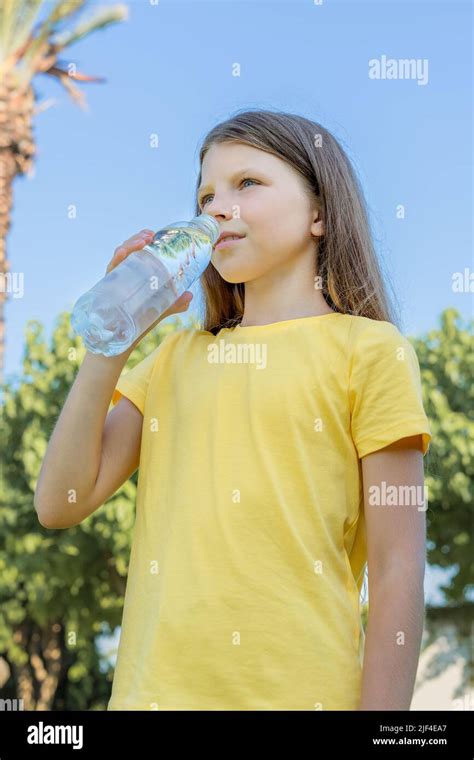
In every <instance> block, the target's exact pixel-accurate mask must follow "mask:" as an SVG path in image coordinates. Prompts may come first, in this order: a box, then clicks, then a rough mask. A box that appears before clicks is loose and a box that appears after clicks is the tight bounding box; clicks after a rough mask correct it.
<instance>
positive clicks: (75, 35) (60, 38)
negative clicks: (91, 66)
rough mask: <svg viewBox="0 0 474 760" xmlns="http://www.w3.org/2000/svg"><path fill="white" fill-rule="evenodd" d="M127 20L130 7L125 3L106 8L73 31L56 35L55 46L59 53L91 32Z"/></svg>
mask: <svg viewBox="0 0 474 760" xmlns="http://www.w3.org/2000/svg"><path fill="white" fill-rule="evenodd" d="M127 19H128V7H127V6H126V5H125V4H124V3H117V4H116V5H113V6H109V7H105V8H103V9H100V10H98V11H97V13H96V14H95V15H94V16H93V18H91V19H89V20H87V21H84V22H81V23H80V24H79V25H78V26H77V27H76V28H75V29H74V30H73V31H71V32H64V33H61V34H58V35H56V37H55V38H54V46H55V48H56V50H58V51H59V50H63V49H64V48H66V47H69V46H70V45H72V44H74V43H75V42H78V40H80V39H82V38H83V37H87V35H88V34H91V32H96V31H98V30H99V29H104V28H105V27H106V26H109V24H113V23H116V22H117V21H126V20H127Z"/></svg>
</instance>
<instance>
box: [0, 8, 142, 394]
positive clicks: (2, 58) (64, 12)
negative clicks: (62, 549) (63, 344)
mask: <svg viewBox="0 0 474 760" xmlns="http://www.w3.org/2000/svg"><path fill="white" fill-rule="evenodd" d="M87 1H88V0H56V2H54V3H53V7H52V8H51V10H50V11H49V12H48V13H46V15H45V16H44V18H43V19H42V20H41V21H37V19H38V17H39V15H40V13H41V10H42V7H43V6H44V5H46V4H48V5H51V3H50V2H48V3H45V0H0V385H1V384H3V364H4V348H5V318H4V308H5V302H6V299H7V295H8V292H9V289H10V290H11V275H9V274H8V273H9V271H10V266H9V261H8V258H7V249H6V238H7V234H8V230H9V228H10V216H11V210H12V197H13V180H14V179H15V177H16V176H17V175H22V174H27V175H28V176H31V175H32V169H33V161H34V156H35V153H36V149H35V139H34V135H33V117H34V116H35V115H36V114H37V113H39V112H40V111H42V110H45V108H46V107H49V105H51V104H52V102H51V101H48V102H47V103H46V104H45V103H39V104H37V103H36V93H35V91H34V89H33V84H32V83H33V78H34V77H35V76H36V75H37V74H50V75H51V76H53V77H56V78H57V79H59V81H60V83H61V84H62V85H63V86H64V87H65V89H66V90H67V92H68V93H69V95H70V96H71V98H72V99H73V101H74V102H76V103H77V104H78V105H79V106H80V107H81V108H83V109H85V108H86V107H87V104H86V101H85V98H84V94H83V93H82V92H81V91H80V90H79V89H78V88H77V87H76V86H75V85H74V80H75V81H76V82H104V81H105V79H104V78H103V77H92V76H87V75H86V74H80V73H79V72H77V71H71V70H69V71H66V70H65V69H64V66H65V65H69V66H70V64H69V63H68V64H66V63H61V61H59V60H58V55H59V54H60V53H61V51H62V50H64V49H65V48H67V47H69V46H70V45H72V44H73V43H74V42H78V41H79V40H81V39H83V38H84V37H87V36H88V35H89V34H91V33H92V32H95V31H97V30H98V29H103V28H104V27H106V26H108V25H109V24H113V23H115V22H117V21H123V20H125V19H126V18H127V17H128V9H127V6H126V5H123V4H118V5H114V6H109V7H105V8H103V9H100V10H98V11H96V13H95V14H94V16H93V17H92V18H90V19H88V20H82V19H81V20H79V21H77V25H76V26H75V28H73V30H72V31H68V30H67V29H65V28H64V26H65V24H64V22H67V23H69V24H70V22H71V20H72V18H73V17H75V16H76V15H77V14H78V12H79V11H80V10H81V9H82V8H83V7H84V6H85V5H86V4H87ZM74 23H76V20H75V22H74ZM70 68H74V67H70Z"/></svg>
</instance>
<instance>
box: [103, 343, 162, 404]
mask: <svg viewBox="0 0 474 760" xmlns="http://www.w3.org/2000/svg"><path fill="white" fill-rule="evenodd" d="M174 334H175V333H170V334H168V335H166V337H165V338H164V339H163V340H162V341H161V343H160V345H159V346H157V347H156V348H155V349H154V350H153V351H152V352H151V353H150V354H148V356H146V357H145V358H144V359H142V361H140V362H138V364H135V366H134V367H132V369H129V370H128V371H127V372H125V373H124V374H123V375H121V376H120V377H119V379H118V381H117V384H116V386H115V389H114V392H113V394H112V399H111V404H112V406H115V404H116V403H117V402H118V401H120V399H121V398H122V396H125V397H126V398H128V399H130V401H131V402H132V403H133V404H135V406H136V407H137V408H138V409H139V410H140V412H141V413H142V414H143V413H144V410H145V400H146V395H147V391H148V385H149V382H150V378H151V375H152V372H153V369H154V367H155V364H156V362H157V360H158V357H159V355H160V354H161V352H162V351H163V349H164V348H165V346H166V345H167V344H168V341H170V339H171V338H172V336H173V335H174Z"/></svg>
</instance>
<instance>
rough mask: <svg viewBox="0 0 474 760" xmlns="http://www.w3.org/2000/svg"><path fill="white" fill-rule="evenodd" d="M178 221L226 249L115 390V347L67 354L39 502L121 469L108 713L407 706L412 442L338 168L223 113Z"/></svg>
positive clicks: (418, 630) (392, 327)
mask: <svg viewBox="0 0 474 760" xmlns="http://www.w3.org/2000/svg"><path fill="white" fill-rule="evenodd" d="M195 213H196V214H198V213H206V214H209V215H212V216H213V217H215V219H216V220H217V221H218V222H219V224H220V227H221V231H222V235H226V234H227V235H229V234H231V235H233V236H236V237H237V239H235V238H234V239H229V240H225V241H224V242H223V243H221V244H217V245H215V247H214V250H213V255H212V260H211V263H210V265H209V267H208V268H207V269H206V271H205V273H204V274H203V276H202V285H203V292H204V298H205V318H204V323H203V329H201V330H195V329H192V328H185V329H178V330H175V331H174V332H172V333H170V334H168V335H167V336H166V338H165V339H164V340H163V341H162V342H161V343H160V345H159V346H158V347H157V348H156V349H155V350H154V351H153V352H151V354H150V355H149V356H148V357H147V358H146V359H145V360H143V361H141V362H140V363H139V364H138V365H136V366H135V367H133V369H131V370H130V371H128V372H127V373H126V374H124V375H123V376H121V377H120V378H119V376H120V375H121V370H122V368H123V366H124V364H125V362H126V360H127V359H128V356H129V355H130V353H131V351H132V350H133V347H132V348H131V349H130V350H129V351H127V352H126V353H125V354H124V355H121V356H120V357H114V358H111V357H109V358H106V357H100V356H95V355H92V354H89V353H87V354H86V357H85V360H84V362H83V365H82V366H81V369H80V371H79V373H78V377H77V378H76V381H75V384H74V386H73V388H72V390H71V394H70V398H69V399H68V401H67V402H66V405H65V407H64V410H63V412H62V415H64V420H63V421H62V427H60V429H59V432H57V431H56V430H55V432H54V434H53V438H52V440H51V442H50V444H49V448H51V451H48V452H47V457H46V458H45V463H44V464H43V468H44V474H43V473H42V474H41V475H40V482H39V485H38V489H37V498H36V501H35V504H36V506H37V509H38V511H39V513H40V519H41V520H42V524H46V525H48V526H49V527H68V526H69V525H72V524H77V523H78V522H80V521H81V520H82V519H84V518H85V517H87V516H88V515H89V514H91V512H93V511H94V510H95V509H97V508H98V507H99V506H100V505H101V504H103V503H104V501H106V500H107V499H108V498H109V497H110V496H111V495H112V494H113V493H114V492H115V491H116V490H117V488H118V487H119V486H120V485H121V484H122V483H123V482H124V481H125V480H126V479H127V478H128V477H130V475H131V474H132V473H133V472H134V470H135V469H136V468H137V467H138V466H139V467H140V470H139V480H138V489H137V504H136V521H135V526H134V535H133V543H132V550H131V556H130V566H129V575H128V582H127V590H126V595H125V603H124V612H123V621H122V633H121V639H120V645H119V652H118V658H117V665H116V670H115V677H114V683H113V689H112V695H111V699H110V702H109V704H108V709H109V710H150V709H152V710H153V709H161V710H376V709H382V710H407V709H409V706H410V701H411V696H412V692H413V685H414V679H415V674H416V668H417V662H418V656H419V649H420V642H421V634H422V627H423V615H424V607H423V576H424V564H425V519H424V510H425V507H424V500H423V498H421V500H420V498H413V491H415V497H419V494H420V490H422V489H423V455H424V454H426V452H427V451H428V447H429V443H430V439H431V432H430V428H429V424H428V420H427V417H426V415H425V412H424V408H423V404H422V396H421V384H420V373H419V365H418V360H417V357H416V354H415V352H414V350H413V348H412V346H411V343H409V341H408V340H407V339H406V338H405V337H404V336H403V335H402V334H401V333H400V331H399V329H398V327H397V326H396V324H395V319H394V318H393V315H392V311H391V307H390V305H389V302H388V298H387V295H386V292H385V289H384V284H383V281H382V277H381V275H380V271H379V267H378V264H377V260H376V256H375V254H374V249H373V244H372V241H371V236H370V231H369V224H368V219H367V212H366V207H365V202H364V199H363V194H362V191H361V188H360V185H359V183H358V180H357V179H356V176H355V174H354V170H353V169H352V167H351V164H350V162H349V160H348V158H347V156H346V155H345V153H344V151H343V149H342V148H341V146H340V145H339V143H338V142H337V141H336V140H335V138H334V137H333V136H332V135H331V134H330V133H329V132H328V131H327V130H326V129H324V127H322V126H321V125H320V124H317V123H315V122H312V121H310V120H308V119H305V118H303V117H300V116H296V115H292V114H287V113H281V112H272V111H247V112H243V113H240V114H237V115H236V116H234V117H233V118H231V119H229V120H228V121H226V122H224V123H222V124H219V125H217V126H216V127H215V128H214V129H213V130H212V131H211V132H210V134H208V135H207V137H206V138H205V140H204V144H203V146H202V148H201V151H200V173H199V178H198V188H197V194H196V209H195ZM146 232H147V231H144V233H146ZM148 233H149V234H153V233H152V232H151V231H148ZM145 242H147V237H146V234H145V236H144V237H140V238H132V239H131V240H130V241H128V243H127V244H124V246H121V247H120V248H119V249H117V250H116V252H115V256H114V258H113V259H112V262H111V264H110V265H109V266H110V267H113V266H116V265H117V263H119V261H121V260H122V259H123V258H124V257H125V256H127V255H129V253H130V252H131V251H132V250H137V249H139V248H141V247H143V245H144V244H145ZM190 295H191V294H189V292H188V293H186V294H185V295H183V296H182V297H181V298H180V299H179V301H177V302H176V304H175V305H174V311H179V310H181V311H183V310H186V309H187V308H188V305H189V302H190ZM168 313H172V311H169V312H167V314H168ZM155 324H156V323H155ZM142 337H143V336H142ZM117 380H118V382H117ZM110 400H112V403H113V405H114V408H113V409H112V410H111V411H110V412H109V413H108V414H107V409H108V405H109V402H110ZM105 418H106V419H105ZM60 423H61V418H60V419H59V421H58V426H60ZM78 429H79V434H78ZM54 436H56V440H55V439H54ZM78 439H79V440H78ZM54 445H56V447H57V452H58V453H57V456H56V457H54V451H53V447H54ZM61 445H62V450H63V452H64V447H65V446H66V454H68V451H69V450H70V451H71V460H72V459H74V458H76V461H75V464H73V463H72V461H69V462H68V464H67V466H66V465H65V464H64V462H63V461H61V459H60V457H59V448H60V446H61ZM87 452H89V454H88V453H87ZM79 454H80V455H81V457H82V459H81V461H80V463H78V462H77V457H78V455H79ZM48 456H49V462H48V464H46V463H47V459H48ZM87 457H89V458H88V459H87ZM45 465H46V466H45ZM58 471H59V472H58ZM41 478H43V482H42V483H41ZM73 482H74V483H75V484H76V486H77V490H78V491H79V494H80V498H78V499H77V503H76V505H75V513H74V516H73V515H72V514H71V512H69V514H66V508H65V507H64V503H65V500H64V498H63V494H64V493H67V492H68V491H67V489H70V488H71V487H72V483H73ZM407 494H408V496H409V498H407ZM46 505H48V510H49V515H48V513H47V510H46ZM41 506H43V509H42V510H41ZM53 507H55V510H54V509H53ZM61 507H62V513H61ZM69 507H70V505H69ZM41 513H42V517H41ZM367 565H368V569H369V591H370V611H369V617H368V626H367V635H366V637H365V633H364V630H363V628H362V626H361V618H360V605H359V598H360V591H361V589H362V583H363V579H364V571H365V569H366V566H367Z"/></svg>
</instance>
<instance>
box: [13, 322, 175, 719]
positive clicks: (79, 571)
mask: <svg viewBox="0 0 474 760" xmlns="http://www.w3.org/2000/svg"><path fill="white" fill-rule="evenodd" d="M179 326H182V324H181V323H180V321H179V319H178V320H175V322H174V323H169V322H168V323H167V324H159V325H158V326H157V327H156V328H155V329H154V330H153V331H151V332H150V333H149V334H148V335H147V336H146V337H145V338H144V339H143V340H142V342H141V343H140V344H139V346H138V347H137V348H136V349H135V351H134V352H133V353H132V355H131V356H130V358H129V361H128V363H127V368H128V367H131V366H134V364H135V363H137V362H139V361H141V360H142V359H143V358H144V357H145V356H146V355H148V354H149V353H150V352H151V351H152V350H153V349H154V348H156V346H157V345H159V343H160V342H161V340H163V338H164V337H165V336H166V335H167V334H168V333H169V332H170V331H173V330H174V329H176V328H177V327H179ZM71 335H72V330H71V328H70V321H69V314H67V313H65V314H63V315H61V316H60V318H59V320H58V323H57V326H56V328H55V330H54V333H53V336H52V345H51V347H50V348H48V346H47V345H46V344H45V342H44V339H43V328H42V326H41V325H40V323H39V322H36V321H32V322H30V323H28V327H27V331H26V346H25V351H24V356H23V373H22V377H21V379H20V382H19V384H18V387H16V388H9V387H7V386H4V391H5V395H4V404H3V408H2V412H3V424H2V428H1V432H0V446H1V450H2V452H3V455H2V460H3V461H2V471H1V483H0V493H1V502H0V657H3V666H4V667H3V669H4V670H7V671H9V672H10V677H9V679H8V681H7V682H6V683H4V685H3V689H1V695H2V697H4V698H8V697H10V698H12V697H14V698H18V699H23V700H24V709H25V710H35V709H43V710H44V709H63V710H64V709H105V707H106V703H107V700H108V697H109V694H110V688H111V681H112V676H113V670H112V668H111V665H110V663H109V662H107V661H106V660H105V658H101V656H100V652H99V650H98V646H97V639H98V637H100V636H101V634H104V633H105V634H107V633H109V634H110V633H112V632H113V631H114V629H115V628H116V626H118V625H119V624H120V622H121V617H122V611H123V596H124V591H125V582H126V575H127V568H128V561H129V554H130V548H131V545H130V542H131V535H132V527H133V523H134V511H135V493H136V485H137V476H138V471H137V472H135V473H134V475H133V476H132V477H131V478H130V479H129V480H128V481H127V482H126V483H125V484H124V485H123V486H122V488H120V489H119V490H118V491H117V492H116V494H115V495H114V496H113V497H112V498H111V499H109V500H108V501H107V502H106V503H105V504H104V505H103V506H102V507H101V508H100V509H98V510H97V511H96V512H95V513H94V514H92V515H91V516H90V517H89V518H87V519H86V520H84V521H83V522H82V523H81V524H80V525H78V526H76V527H74V528H70V529H68V530H48V529H46V528H43V527H42V526H41V524H40V523H39V521H38V518H37V515H36V511H35V509H34V505H33V496H34V491H35V487H36V482H37V478H38V475H39V470H40V467H41V463H42V461H43V458H44V455H45V452H46V447H47V443H48V440H49V438H50V436H51V433H52V431H53V428H54V425H55V423H56V420H57V418H58V417H59V414H60V412H61V409H62V407H63V405H64V402H65V400H66V397H67V394H68V392H69V389H70V387H71V385H72V383H73V381H74V378H75V375H76V373H77V371H78V369H79V367H80V365H81V363H82V359H83V357H84V353H85V349H84V347H83V345H82V341H81V339H80V338H78V337H77V336H74V337H71ZM0 673H1V669H0ZM0 687H1V683H0Z"/></svg>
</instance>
